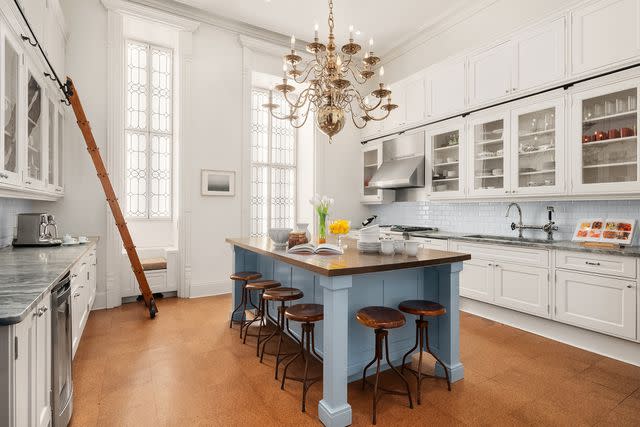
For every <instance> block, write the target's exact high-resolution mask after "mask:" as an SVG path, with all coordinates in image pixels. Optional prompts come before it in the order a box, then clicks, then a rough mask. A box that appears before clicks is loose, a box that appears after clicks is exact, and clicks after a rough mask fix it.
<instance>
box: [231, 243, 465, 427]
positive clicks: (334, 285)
mask: <svg viewBox="0 0 640 427" xmlns="http://www.w3.org/2000/svg"><path fill="white" fill-rule="evenodd" d="M227 242H228V243H230V244H231V245H233V254H234V256H233V265H232V269H233V271H259V272H260V273H262V277H263V278H265V279H273V280H277V281H279V282H280V283H281V284H282V286H291V287H294V288H298V289H301V290H302V291H303V292H304V298H303V299H301V300H298V301H295V303H305V302H306V303H317V304H323V305H324V320H323V321H322V322H320V323H319V324H318V325H317V328H318V329H317V335H316V338H317V339H316V350H317V351H318V353H320V354H321V355H322V356H323V359H324V365H323V383H322V384H323V398H322V400H321V401H320V403H319V405H318V415H319V417H320V420H321V421H322V423H323V424H324V425H325V426H331V427H333V426H346V425H350V424H351V406H350V405H349V402H348V401H347V384H348V382H349V381H352V380H355V379H357V378H359V377H360V376H361V375H362V369H363V368H364V366H365V365H366V364H367V363H368V362H369V361H370V360H371V357H372V356H373V354H374V345H375V340H374V333H373V330H371V329H369V328H366V327H364V326H362V325H360V324H359V323H358V322H357V320H356V318H355V314H356V312H357V311H358V310H359V309H360V308H362V307H365V306H372V305H382V306H388V307H394V308H397V306H398V304H399V303H400V302H402V301H404V300H407V299H428V300H432V301H436V302H439V303H441V304H442V305H444V306H445V307H446V309H447V313H446V314H445V315H444V316H440V317H439V318H437V319H434V320H433V322H432V325H433V326H432V327H431V328H430V329H429V340H430V343H431V349H432V351H433V352H434V353H436V354H437V355H438V356H439V358H440V359H441V360H442V361H443V363H444V365H445V366H439V365H438V366H436V367H435V369H436V373H437V374H439V375H444V371H443V369H447V370H448V371H449V375H450V378H451V380H452V381H453V382H455V381H459V380H461V379H462V378H463V377H464V369H463V366H462V363H460V342H459V341H460V334H459V329H460V323H459V293H458V291H459V283H458V276H459V273H460V271H461V270H462V262H463V261H466V260H469V259H471V256H470V255H468V254H462V253H454V252H446V251H438V250H428V249H421V250H419V251H418V254H417V256H415V257H409V256H406V255H398V254H396V255H392V256H385V255H378V254H362V253H359V252H358V251H357V250H356V249H355V246H356V244H355V241H347V242H348V245H349V248H348V249H346V250H345V253H344V254H343V255H293V254H288V253H287V252H286V250H284V249H277V248H275V247H274V245H273V243H272V242H271V240H270V239H268V238H266V237H264V238H263V237H254V238H238V239H232V238H229V239H227ZM240 291H241V283H240V282H236V283H235V285H234V286H233V299H232V303H233V307H235V306H236V305H237V304H238V303H239V302H240V295H241V292H240ZM233 307H232V308H231V310H232V309H233ZM274 310H275V308H274ZM270 311H271V310H270ZM272 312H275V311H272ZM406 317H407V323H406V325H405V326H404V327H402V328H398V329H394V330H392V331H390V334H389V350H390V356H391V359H392V360H393V361H395V364H397V365H399V364H400V360H401V358H402V355H403V354H404V353H405V352H406V351H408V350H409V349H410V348H412V347H413V345H414V343H415V324H414V322H413V319H412V316H409V315H407V316H406ZM292 326H293V327H292V330H293V333H294V334H297V335H298V337H299V336H300V328H299V326H298V325H292Z"/></svg>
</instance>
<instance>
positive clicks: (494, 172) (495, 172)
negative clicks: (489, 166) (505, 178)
mask: <svg viewBox="0 0 640 427" xmlns="http://www.w3.org/2000/svg"><path fill="white" fill-rule="evenodd" d="M491 174H492V175H493V176H500V175H502V169H494V170H492V171H491Z"/></svg>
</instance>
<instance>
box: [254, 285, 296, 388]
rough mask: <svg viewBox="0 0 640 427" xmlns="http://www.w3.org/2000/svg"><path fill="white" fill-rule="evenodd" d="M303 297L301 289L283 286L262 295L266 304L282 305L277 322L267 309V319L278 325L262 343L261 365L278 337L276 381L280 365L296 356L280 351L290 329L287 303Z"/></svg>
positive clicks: (279, 308)
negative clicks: (267, 350) (269, 343)
mask: <svg viewBox="0 0 640 427" xmlns="http://www.w3.org/2000/svg"><path fill="white" fill-rule="evenodd" d="M303 296H304V293H303V292H302V291H301V290H300V289H296V288H287V287H282V286H281V287H278V288H273V289H268V290H266V291H265V292H264V293H263V294H262V299H263V300H265V304H267V303H268V301H274V302H277V301H279V302H280V303H281V304H280V307H278V319H277V320H276V319H272V318H271V317H269V311H268V309H265V313H266V314H267V317H268V318H269V319H271V321H272V322H275V323H276V328H275V329H274V330H273V332H271V334H269V336H267V337H266V338H265V339H264V341H262V351H261V352H260V363H262V360H263V359H264V352H265V348H266V347H267V343H268V342H269V341H270V340H271V339H272V338H273V337H275V336H276V335H277V336H278V349H277V350H276V352H275V354H274V356H276V369H275V371H276V372H275V375H276V379H278V368H279V367H280V363H282V361H284V360H285V359H286V358H287V357H288V356H291V355H292V354H294V353H281V352H280V349H281V347H282V339H283V338H284V334H285V332H284V331H285V328H286V329H287V330H288V329H289V322H288V321H287V320H286V318H285V315H284V313H285V310H286V309H287V307H286V305H285V303H286V302H287V301H295V300H299V299H300V298H302V297H303ZM289 334H290V336H291V337H292V338H293V339H294V340H295V341H296V342H298V343H299V341H298V339H297V338H296V337H295V336H294V335H293V334H291V333H289ZM258 345H260V341H258Z"/></svg>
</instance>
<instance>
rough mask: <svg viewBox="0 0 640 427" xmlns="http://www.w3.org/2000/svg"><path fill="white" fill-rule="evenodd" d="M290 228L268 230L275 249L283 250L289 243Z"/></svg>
mask: <svg viewBox="0 0 640 427" xmlns="http://www.w3.org/2000/svg"><path fill="white" fill-rule="evenodd" d="M291 231H292V230H291V229H290V228H270V229H269V237H271V241H272V242H273V244H274V245H275V246H276V247H279V248H283V247H285V246H287V243H289V233H291Z"/></svg>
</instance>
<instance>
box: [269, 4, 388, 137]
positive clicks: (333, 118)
mask: <svg viewBox="0 0 640 427" xmlns="http://www.w3.org/2000/svg"><path fill="white" fill-rule="evenodd" d="M328 24H329V41H328V43H327V44H326V45H324V44H322V43H320V42H319V41H318V25H317V24H316V26H315V36H314V39H313V42H312V43H309V44H307V46H306V50H307V52H309V53H310V54H312V55H314V58H312V59H311V60H309V61H308V63H307V64H306V65H305V64H303V63H302V57H301V56H300V55H298V54H296V51H295V37H293V36H292V37H291V52H290V53H288V54H286V55H284V64H283V66H282V69H283V77H282V84H279V85H276V86H275V90H277V91H278V92H281V93H282V98H283V99H284V100H285V101H286V103H287V104H288V108H287V109H288V113H287V114H285V113H281V114H278V113H277V112H276V110H277V109H279V108H280V105H278V104H275V103H274V102H273V97H272V95H271V92H269V103H267V104H264V105H263V107H265V108H267V109H268V110H269V111H270V113H271V115H272V116H273V117H275V118H277V119H280V120H289V121H290V122H291V125H292V126H293V127H295V128H300V127H302V126H304V124H305V123H306V121H307V118H308V116H309V111H311V112H312V113H314V114H315V120H316V125H317V126H318V128H319V129H320V130H321V131H322V132H323V133H324V134H326V135H327V136H328V137H329V142H331V139H332V137H333V136H334V135H336V134H337V133H338V132H340V131H341V130H342V128H343V127H344V125H345V120H346V119H347V114H349V115H350V116H351V120H352V121H353V124H354V125H355V126H356V127H357V128H358V129H362V128H364V127H365V126H366V125H367V123H368V122H370V121H372V120H375V121H380V120H384V119H386V118H387V117H388V116H389V113H391V111H392V110H394V109H396V108H398V106H397V105H396V104H393V103H392V102H391V90H390V89H389V88H385V86H384V83H382V77H383V76H384V68H383V67H380V69H379V73H378V74H379V77H380V81H379V83H378V88H377V89H375V90H374V91H373V92H371V96H372V97H373V98H374V102H373V103H372V104H370V103H369V100H368V97H364V96H362V95H361V94H360V92H358V90H356V89H355V88H354V87H353V83H357V84H359V85H364V84H366V83H367V82H368V81H369V80H370V79H371V78H372V77H373V76H374V75H375V74H376V73H375V71H374V70H375V67H376V65H377V64H379V63H380V58H379V57H377V56H375V55H374V52H373V40H369V50H368V51H367V52H366V53H365V54H364V57H363V58H362V59H360V60H358V59H357V58H356V55H357V54H358V52H360V50H361V49H362V47H361V46H360V45H359V44H357V43H355V42H354V41H353V27H350V28H349V43H347V44H345V45H344V46H342V48H341V49H340V50H341V52H338V51H337V50H336V49H337V46H336V42H335V36H334V34H333V28H334V22H333V0H329V19H328ZM289 77H291V78H292V79H293V81H294V82H295V83H298V84H306V87H305V88H304V90H302V92H300V94H299V95H297V96H296V95H295V94H294V93H293V92H294V91H295V87H294V86H292V85H290V84H289V82H288V79H289ZM352 81H353V83H352ZM385 99H386V102H385Z"/></svg>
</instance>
